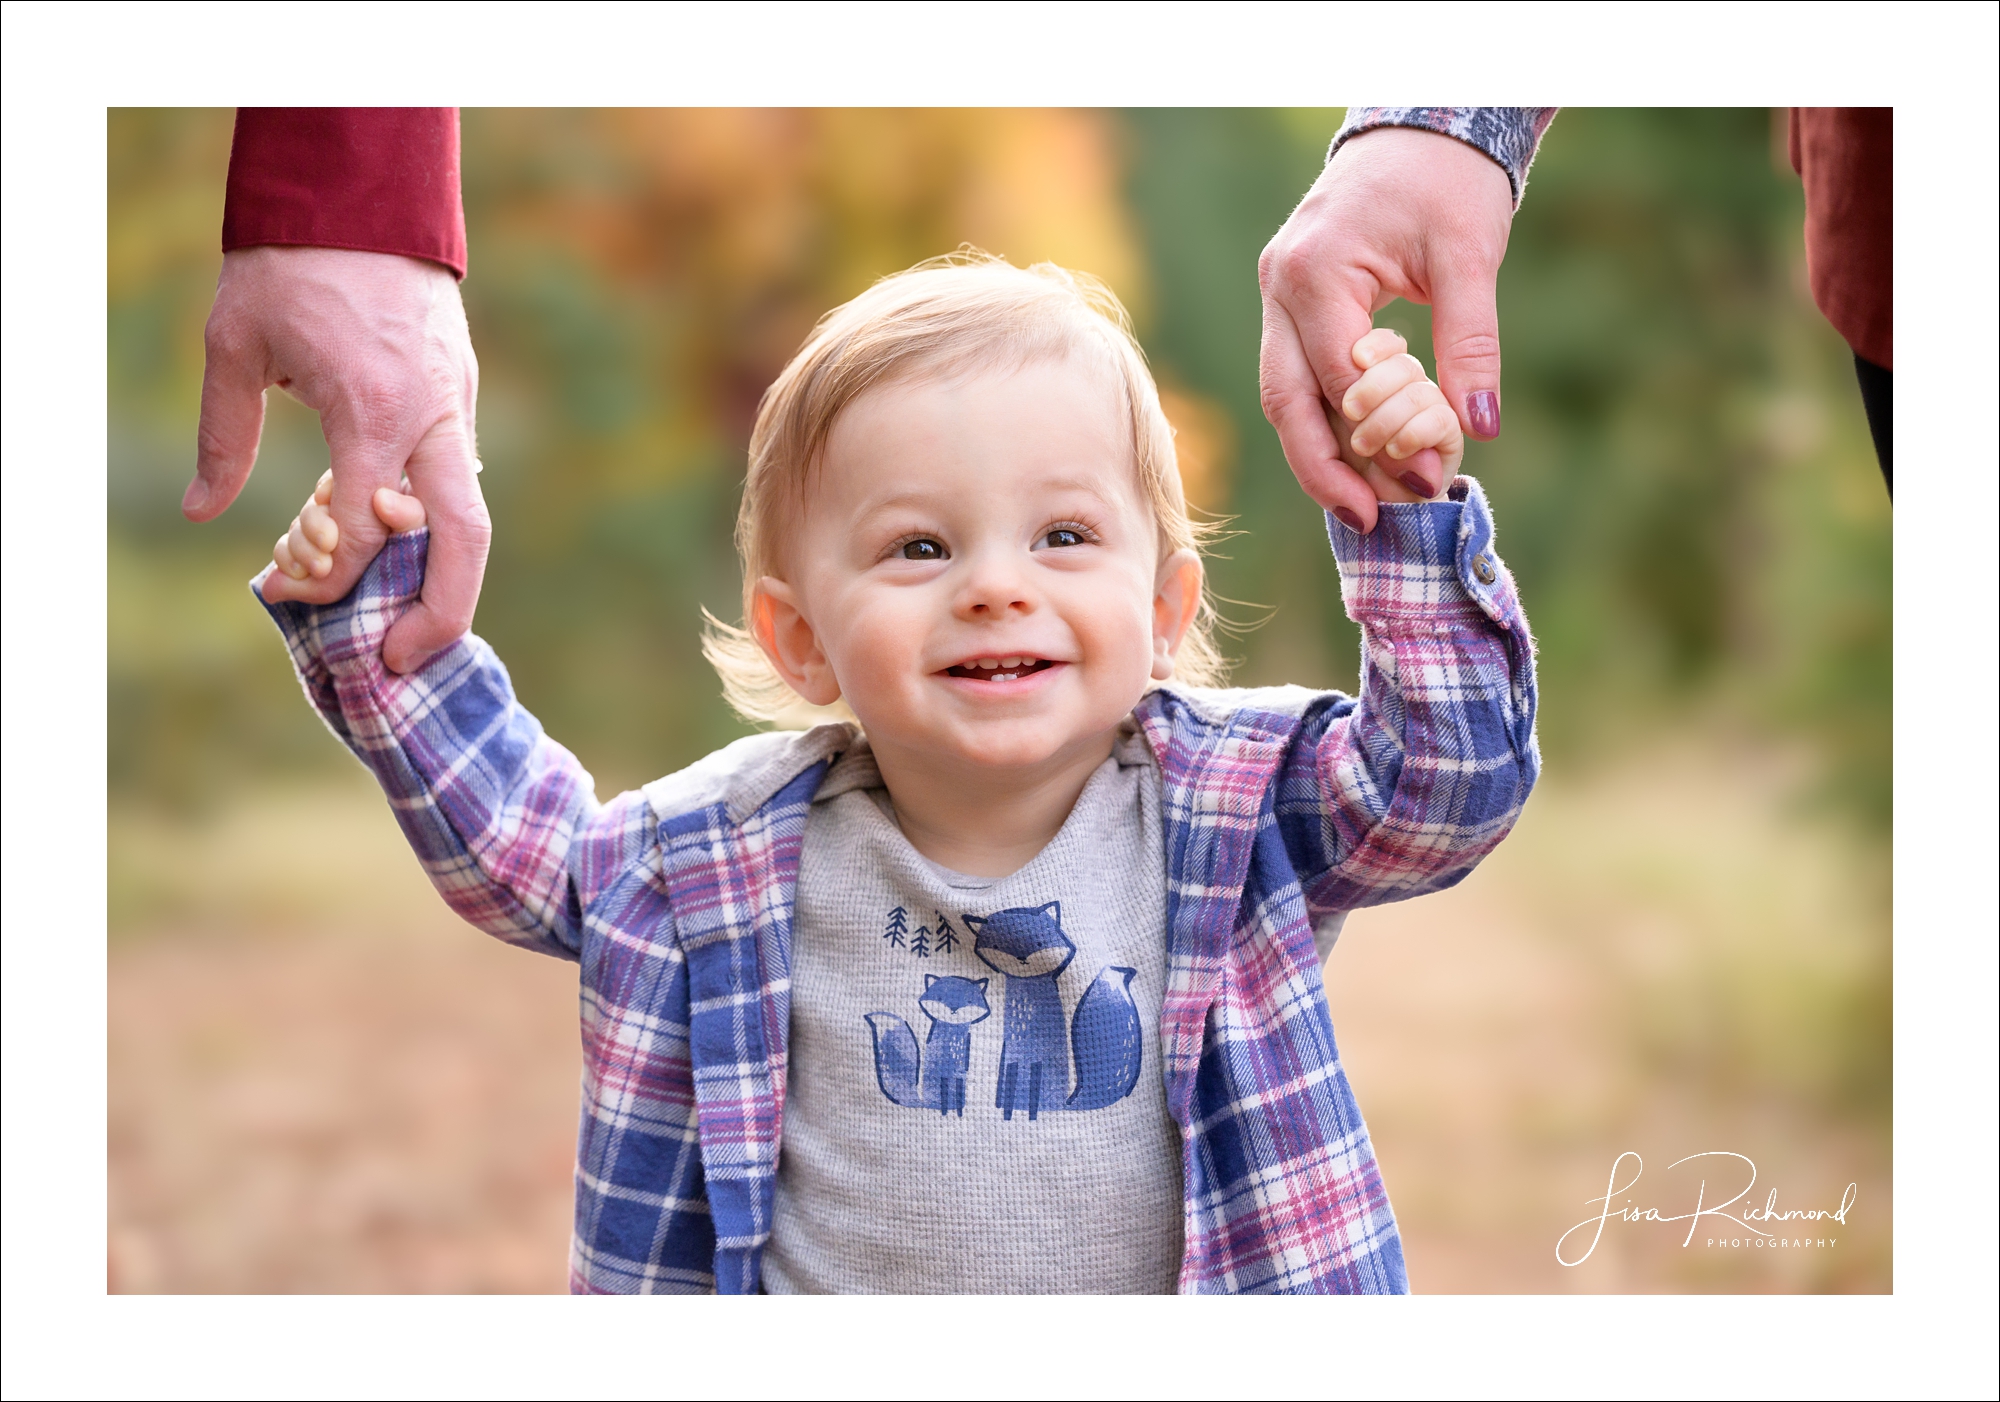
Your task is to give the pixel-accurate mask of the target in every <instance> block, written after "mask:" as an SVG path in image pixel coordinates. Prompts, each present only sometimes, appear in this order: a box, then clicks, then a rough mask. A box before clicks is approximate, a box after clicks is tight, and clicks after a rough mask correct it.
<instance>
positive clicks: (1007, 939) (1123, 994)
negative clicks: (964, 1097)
mask: <svg viewBox="0 0 2000 1402" xmlns="http://www.w3.org/2000/svg"><path fill="white" fill-rule="evenodd" d="M964 919H965V927H966V928H967V929H968V930H970V931H972V934H973V945H972V952H973V953H974V954H977V955H978V956H979V958H980V959H981V960H982V961H983V962H984V963H985V964H986V966H987V967H988V968H990V969H993V970H994V971H995V972H997V973H1001V974H1005V975H1006V976H1007V1003H1006V1009H1005V1013H1004V1015H1003V1018H1002V1023H1001V1025H1002V1027H1003V1028H1004V1036H1003V1039H1002V1041H1001V1045H1000V1082H999V1085H998V1086H997V1087H995V1091H994V1102H993V1103H994V1104H996V1105H998V1106H999V1107H1000V1113H1001V1116H1002V1118H1004V1119H1009V1120H1011V1119H1013V1118H1014V1112H1015V1111H1016V1110H1025V1111H1027V1112H1028V1118H1029V1119H1031V1120H1032V1119H1036V1118H1038V1117H1039V1116H1040V1115H1041V1113H1042V1112H1043V1111H1045V1110H1101V1109H1103V1108H1104V1107H1105V1106H1106V1105H1110V1104H1113V1103H1114V1102H1116V1101H1119V1100H1123V1099H1124V1098H1125V1097H1126V1096H1128V1095H1130V1094H1131V1093H1132V1087H1133V1086H1135V1085H1137V1084H1138V1083H1139V1063H1140V1060H1141V1059H1142V1057H1143V1055H1144V1050H1145V1047H1144V1040H1145V1039H1144V1036H1143V1034H1142V1033H1141V1031H1140V1027H1139V1010H1138V1008H1137V1007H1136V1006H1134V1005H1133V1002H1132V992H1131V987H1132V980H1133V978H1134V977H1135V976H1136V974H1137V972H1138V971H1137V970H1135V969H1127V968H1122V967H1117V966H1113V967H1111V968H1107V969H1104V970H1102V971H1101V972H1100V973H1099V974H1098V975H1097V977H1096V978H1095V979H1094V980H1092V981H1091V985H1090V987H1089V988H1087V989H1085V990H1084V994H1083V997H1082V999H1081V1000H1079V1001H1078V1003H1077V1005H1076V1018H1075V1020H1074V1022H1073V1024H1071V1025H1069V1026H1065V1025H1064V1021H1063V1007H1062V997H1061V995H1060V994H1059V993H1058V992H1057V990H1056V976H1057V975H1058V974H1060V973H1061V972H1062V971H1063V970H1064V969H1066V968H1068V967H1069V962H1070V960H1071V959H1073V958H1075V957H1076V945H1075V944H1073V943H1072V942H1071V941H1070V938H1069V936H1068V935H1065V934H1064V933H1063V929H1062V903H1061V902H1059V901H1050V902H1049V903H1048V904H1047V905H1043V906H1034V907H1031V908H1021V909H1016V910H1002V911H997V912H995V913H994V914H992V915H988V916H985V917H983V918H982V917H980V916H977V915H967V916H965V917H964ZM1072 1052H1074V1057H1075V1062H1076V1088H1075V1090H1074V1091H1072V1090H1071V1089H1070V1061H1071V1055H1072Z"/></svg>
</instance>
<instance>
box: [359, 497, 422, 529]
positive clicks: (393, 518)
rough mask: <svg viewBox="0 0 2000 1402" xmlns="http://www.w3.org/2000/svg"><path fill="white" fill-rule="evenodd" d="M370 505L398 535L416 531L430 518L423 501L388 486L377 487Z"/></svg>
mask: <svg viewBox="0 0 2000 1402" xmlns="http://www.w3.org/2000/svg"><path fill="white" fill-rule="evenodd" d="M369 505H371V506H373V507H374V508H375V515H376V517H377V518H378V519H379V520H380V521H381V522H382V524H383V525H385V526H387V527H388V528H389V529H390V530H391V531H393V532H394V533H395V534H397V535H401V534H403V533H404V532H405V531H414V530H416V529H417V528H418V527H420V526H422V525H423V524H424V522H425V521H426V520H428V519H429V518H428V516H426V514H425V512H424V504H423V503H422V502H420V501H418V500H417V499H416V498H415V497H413V496H410V495H408V494H407V493H404V492H398V491H392V490H391V489H390V488H388V487H377V488H376V489H375V495H374V497H373V498H372V499H371V501H370V502H369Z"/></svg>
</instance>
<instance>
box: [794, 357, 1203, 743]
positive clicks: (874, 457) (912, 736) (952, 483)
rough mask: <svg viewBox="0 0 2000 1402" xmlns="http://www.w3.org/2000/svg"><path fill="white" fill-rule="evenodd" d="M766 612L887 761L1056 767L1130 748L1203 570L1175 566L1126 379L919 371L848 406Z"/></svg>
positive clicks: (821, 688) (819, 692)
mask: <svg viewBox="0 0 2000 1402" xmlns="http://www.w3.org/2000/svg"><path fill="white" fill-rule="evenodd" d="M786 570H787V576H788V578H787V579H786V580H784V581H778V580H766V581H764V582H763V584H762V585H761V586H760V590H759V597H758V601H757V606H756V615H757V618H756V622H757V628H758V632H759V634H760V636H762V637H763V638H764V640H765V644H766V648H767V650H769V651H771V652H772V653H773V654H774V658H775V660H776V661H777V662H778V665H779V669H780V671H781V672H783V673H784V674H785V675H786V679H787V680H788V681H790V682H791V683H792V684H793V685H794V686H795V687H797V688H798V689H799V690H800V691H801V693H802V694H804V695H805V696H806V697H807V699H809V700H812V701H814V702H817V703H820V704H826V703H827V702H830V701H832V700H833V699H834V698H835V697H836V696H840V697H845V698H846V701H847V704H848V705H849V706H850V707H852V708H853V710H854V713H855V714H856V715H857V716H858V717H859V718H860V720H861V722H862V724H863V725H864V726H865V727H866V728H867V730H868V733H869V737H870V741H871V743H872V744H873V745H874V746H875V748H876V750H877V752H878V753H880V754H883V757H884V758H885V759H886V758H888V753H887V752H888V751H900V752H902V754H903V755H904V756H908V757H911V758H918V757H928V758H931V759H938V760H950V761H955V762H957V763H960V764H967V765H974V766H980V767H1001V768H1006V767H1034V766H1039V765H1043V764H1046V763H1048V762H1051V761H1056V762H1061V761H1063V760H1065V759H1074V758H1076V757H1077V756H1078V755H1079V754H1080V753H1082V752H1083V751H1091V752H1094V751H1095V750H1097V749H1100V748H1102V749H1104V750H1105V751H1106V752H1108V747H1109V743H1110V739H1111V737H1112V735H1113V734H1114V733H1115V731H1116V728H1117V726H1118V723H1119V721H1120V720H1121V719H1122V718H1123V717H1124V716H1125V715H1126V714H1127V712H1129V711H1130V710H1131V709H1132V707H1133V705H1135V704H1136V703H1137V702H1138V700H1139V698H1140V696H1141V695H1142V694H1143V693H1144V691H1145V688H1146V683H1147V681H1148V679H1149V678H1151V677H1154V676H1161V677H1164V676H1166V675H1169V674H1170V673H1171V669H1172V666H1171V659H1172V653H1173V649H1174V648H1176V647H1178V645H1179V643H1180V639H1181V636H1182V634H1183V633H1184V632H1185V630H1186V626H1187V623H1188V621H1189V620H1190V619H1191V618H1192V616H1193V612H1194V606H1195V603H1196V601H1197V599H1198V598H1199V592H1200V580H1201V574H1200V564H1199V562H1198V561H1197V560H1196V559H1195V557H1194V556H1193V554H1192V553H1190V552H1187V551H1179V552H1176V553H1174V554H1173V555H1171V556H1168V557H1167V558H1166V559H1164V560H1163V559H1162V558H1161V550H1160V541H1159V530H1158V527H1157V525H1156V524H1155V521H1154V519H1153V514H1152V510H1151V508H1150V506H1149V505H1148V503H1147V501H1146V498H1145V496H1144V495H1143V490H1142V488H1141V486H1140V483H1139V481H1138V474H1137V470H1136V469H1135V467H1134V466H1133V460H1132V442H1131V431H1130V429H1129V427H1128V425H1127V423H1126V420H1125V415H1124V411H1123V407H1122V403H1121V397H1120V395H1119V392H1118V387H1117V384H1116V382H1115V381H1113V380H1112V379H1111V377H1110V375H1109V373H1108V372H1104V371H1099V370H1096V369H1094V368H1090V367H1086V366H1083V365H1079V364H1078V363H1076V362H1074V361H1041V362H1036V363H1032V364H1029V365H1027V366H1025V367H1023V368H1020V369H1015V370H1002V371H985V372H973V373H971V374H968V375H965V376H963V377H960V378H957V379H952V380H945V381H935V380H918V381H915V382H911V383H902V384H893V385H890V386H886V387H884V388H881V389H878V390H874V391H871V392H870V393H868V394H867V395H864V396H863V397H862V398H860V399H858V400H856V401H855V402H854V403H853V404H851V405H849V406H848V408H847V409H846V410H845V411H844V412H843V413H842V414H841V416H840V418H839V419H838V420H837V421H836V422H835V424H834V428H833V432H832V434H831V436H830V438H829V440H828V443H827V446H826V451H825V454H824V457H823V459H822V463H821V467H820V470H819V471H818V473H817V474H816V476H815V478H814V481H813V483H812V485H811V489H810V491H809V493H808V496H807V506H806V511H805V513H804V522H803V525H802V527H801V528H800V529H799V531H798V533H797V534H796V535H795V537H794V538H793V539H792V540H791V541H790V542H789V549H788V550H787V552H786Z"/></svg>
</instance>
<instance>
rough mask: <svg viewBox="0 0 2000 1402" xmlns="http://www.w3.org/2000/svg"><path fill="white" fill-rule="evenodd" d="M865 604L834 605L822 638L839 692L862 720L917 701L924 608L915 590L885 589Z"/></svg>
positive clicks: (926, 619)
mask: <svg viewBox="0 0 2000 1402" xmlns="http://www.w3.org/2000/svg"><path fill="white" fill-rule="evenodd" d="M886 593H887V597H880V596H878V597H877V598H876V599H874V600H871V601H870V602H869V603H868V605H867V606H866V607H862V606H859V605H858V604H857V605H856V606H852V607H847V608H843V609H841V610H839V612H838V614H837V616H836V621H835V624H834V626H833V628H831V629H828V630H826V634H827V635H823V637H822V642H823V644H824V645H825V647H826V649H827V656H828V659H829V660H830V661H831V662H832V663H833V674H834V677H835V678H836V679H837V680H838V681H839V682H840V693H841V695H842V697H844V698H845V699H846V701H847V704H848V705H849V706H850V707H852V708H853V710H854V713H855V714H856V715H858V716H860V717H861V718H862V720H863V721H864V722H866V720H867V718H868V716H869V714H870V712H875V713H878V714H893V713H895V712H897V711H899V710H902V709H904V708H907V707H909V706H912V705H915V704H918V695H919V691H920V689H921V687H922V685H923V682H924V670H923V649H924V642H925V640H926V638H927V637H928V635H929V632H930V627H931V618H930V612H929V610H928V609H926V608H924V607H923V605H922V603H921V602H920V599H919V596H918V591H916V590H890V591H886Z"/></svg>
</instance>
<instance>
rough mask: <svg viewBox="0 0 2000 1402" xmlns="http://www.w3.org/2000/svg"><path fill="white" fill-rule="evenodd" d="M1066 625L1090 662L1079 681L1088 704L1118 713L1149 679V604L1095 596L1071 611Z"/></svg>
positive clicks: (1136, 698)
mask: <svg viewBox="0 0 2000 1402" xmlns="http://www.w3.org/2000/svg"><path fill="white" fill-rule="evenodd" d="M1069 621H1070V626H1071V627H1072V628H1074V629H1075V630H1076V634H1077V640H1078V641H1079V642H1080V643H1082V645H1083V653H1084V656H1085V657H1086V658H1088V659H1089V661H1090V666H1089V667H1087V668H1086V669H1085V672H1084V680H1085V684H1086V685H1087V686H1088V687H1089V689H1090V697H1091V701H1092V703H1093V706H1096V707H1102V708H1104V709H1105V710H1106V711H1107V712H1110V711H1115V712H1116V713H1117V714H1119V715H1123V714H1124V713H1125V712H1126V711H1128V710H1130V709H1131V708H1132V707H1133V706H1136V705H1137V704H1138V703H1139V698H1140V696H1142V695H1144V694H1145V690H1146V683H1147V681H1148V680H1150V679H1151V677H1152V675H1153V615H1152V608H1151V601H1150V600H1138V601H1136V602H1135V601H1134V600H1131V599H1127V598H1122V597H1120V598H1105V597H1102V596H1099V597H1098V598H1096V599H1093V600H1091V601H1090V605H1089V606H1088V607H1084V608H1080V609H1075V610H1072V611H1070V615H1069Z"/></svg>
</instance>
